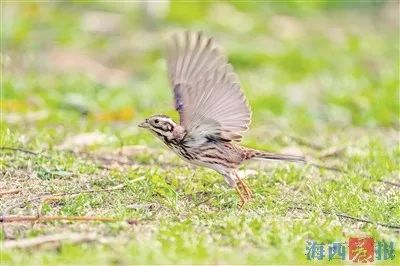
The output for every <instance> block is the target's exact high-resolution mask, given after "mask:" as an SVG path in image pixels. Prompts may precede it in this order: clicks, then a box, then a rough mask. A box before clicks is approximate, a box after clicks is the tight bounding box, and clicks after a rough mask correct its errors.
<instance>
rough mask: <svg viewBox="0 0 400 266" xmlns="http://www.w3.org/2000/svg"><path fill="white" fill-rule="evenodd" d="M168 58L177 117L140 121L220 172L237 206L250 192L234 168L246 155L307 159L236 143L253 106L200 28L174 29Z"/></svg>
mask: <svg viewBox="0 0 400 266" xmlns="http://www.w3.org/2000/svg"><path fill="white" fill-rule="evenodd" d="M167 64H168V74H169V80H170V82H171V87H172V89H173V93H174V102H175V109H176V110H177V111H178V112H179V116H180V123H179V124H178V123H175V122H174V121H173V120H172V119H171V118H169V117H168V116H165V115H154V116H152V117H150V118H148V119H146V120H145V121H144V122H142V123H141V124H140V125H139V126H140V127H143V128H148V129H149V130H150V131H151V132H152V133H153V134H155V135H156V136H157V137H158V138H160V139H161V140H162V141H163V142H164V143H165V144H166V145H167V146H168V147H169V148H171V149H172V150H173V151H174V152H175V153H177V154H178V155H180V156H181V157H182V158H183V159H184V160H186V161H187V162H189V163H192V164H195V165H199V166H203V167H208V168H211V169H213V170H215V171H217V172H218V173H220V174H221V175H222V176H223V177H224V178H225V181H226V182H227V183H228V184H229V185H230V186H231V187H234V188H235V189H236V191H237V192H238V194H239V196H240V199H241V206H243V205H244V204H245V203H246V202H247V201H248V200H249V199H250V198H251V196H252V192H251V190H250V188H249V187H248V186H247V184H246V183H245V182H244V181H243V180H242V179H241V178H240V177H239V176H238V174H237V169H238V167H239V166H240V165H241V164H242V163H243V162H244V161H247V160H250V159H267V160H283V161H297V162H305V158H304V157H302V156H296V155H285V154H275V153H269V152H264V151H258V150H254V149H250V148H246V147H243V146H240V145H238V143H239V142H240V140H241V138H242V133H243V132H245V131H246V130H247V129H248V126H249V124H250V121H251V111H250V108H249V106H248V105H247V101H246V98H245V97H244V95H243V92H242V90H241V89H240V85H239V81H238V78H237V76H236V74H235V73H234V71H233V68H232V66H231V65H230V64H229V63H228V62H227V59H226V57H225V56H224V55H223V54H222V53H221V52H220V50H219V49H218V48H217V47H216V45H215V43H214V40H213V39H212V38H207V37H205V36H203V34H202V33H201V32H200V33H192V32H185V34H183V35H180V36H177V35H174V37H173V42H171V44H170V45H169V49H168V60H167Z"/></svg>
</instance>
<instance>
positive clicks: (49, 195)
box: [4, 184, 125, 214]
mask: <svg viewBox="0 0 400 266" xmlns="http://www.w3.org/2000/svg"><path fill="white" fill-rule="evenodd" d="M123 188H125V185H124V184H120V185H118V186H115V187H112V188H104V189H91V190H83V191H77V192H64V193H58V194H49V193H45V194H41V195H39V196H36V197H34V198H31V199H28V200H27V201H24V202H19V203H17V204H14V205H12V206H10V207H9V208H7V210H6V211H5V212H4V214H7V213H8V212H9V211H10V210H12V209H14V208H16V207H21V206H25V205H26V204H28V203H30V202H34V201H36V200H40V199H42V198H43V197H49V198H53V197H62V196H70V195H78V194H89V193H98V192H105V191H114V190H121V189H123Z"/></svg>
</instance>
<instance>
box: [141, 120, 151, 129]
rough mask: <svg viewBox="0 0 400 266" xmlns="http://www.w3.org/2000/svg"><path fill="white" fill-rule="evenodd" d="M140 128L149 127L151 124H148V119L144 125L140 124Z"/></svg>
mask: <svg viewBox="0 0 400 266" xmlns="http://www.w3.org/2000/svg"><path fill="white" fill-rule="evenodd" d="M139 127H143V128H147V127H149V123H148V122H147V119H146V120H145V121H143V122H142V123H140V124H139Z"/></svg>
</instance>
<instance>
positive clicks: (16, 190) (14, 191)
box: [0, 189, 22, 197]
mask: <svg viewBox="0 0 400 266" xmlns="http://www.w3.org/2000/svg"><path fill="white" fill-rule="evenodd" d="M21 191H22V190H21V189H10V190H3V191H0V197H1V196H4V195H9V194H18V193H20V192H21Z"/></svg>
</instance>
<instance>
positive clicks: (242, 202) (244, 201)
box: [235, 184, 247, 208]
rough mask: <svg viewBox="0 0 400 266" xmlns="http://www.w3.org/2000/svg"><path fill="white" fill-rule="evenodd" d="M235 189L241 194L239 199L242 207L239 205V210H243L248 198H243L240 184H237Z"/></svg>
mask: <svg viewBox="0 0 400 266" xmlns="http://www.w3.org/2000/svg"><path fill="white" fill-rule="evenodd" d="M235 189H236V192H237V193H238V194H239V197H240V205H239V208H242V207H243V205H244V204H245V203H246V201H247V200H246V198H245V197H244V196H243V194H242V191H240V188H239V184H236V186H235Z"/></svg>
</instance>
